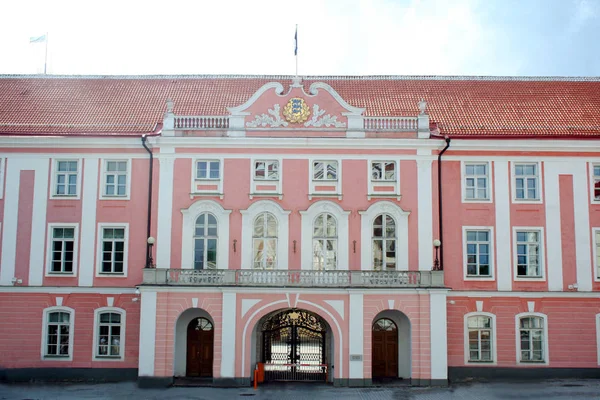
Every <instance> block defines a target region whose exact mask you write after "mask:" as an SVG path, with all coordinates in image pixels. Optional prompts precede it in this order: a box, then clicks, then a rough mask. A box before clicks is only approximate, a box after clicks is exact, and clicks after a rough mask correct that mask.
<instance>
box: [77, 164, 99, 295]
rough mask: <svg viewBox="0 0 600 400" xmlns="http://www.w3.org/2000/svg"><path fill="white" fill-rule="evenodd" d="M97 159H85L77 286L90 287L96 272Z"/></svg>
mask: <svg viewBox="0 0 600 400" xmlns="http://www.w3.org/2000/svg"><path fill="white" fill-rule="evenodd" d="M98 161H99V159H98V158H86V159H85V161H84V162H85V168H84V170H83V175H84V176H83V188H82V189H83V196H82V201H81V238H80V250H79V265H80V271H79V286H92V285H93V284H94V272H95V270H96V259H97V257H96V226H95V225H96V211H97V199H98V172H99V171H98Z"/></svg>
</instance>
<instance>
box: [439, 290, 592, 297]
mask: <svg viewBox="0 0 600 400" xmlns="http://www.w3.org/2000/svg"><path fill="white" fill-rule="evenodd" d="M448 297H484V298H485V297H522V298H598V297H600V292H492V291H489V292H487V291H455V292H454V291H452V292H449V293H448Z"/></svg>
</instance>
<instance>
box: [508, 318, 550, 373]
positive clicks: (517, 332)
mask: <svg viewBox="0 0 600 400" xmlns="http://www.w3.org/2000/svg"><path fill="white" fill-rule="evenodd" d="M527 317H538V318H542V320H543V321H544V342H543V344H542V351H543V352H544V357H543V358H544V360H543V361H521V324H520V322H521V318H527ZM549 331H550V330H549V329H548V316H547V315H546V314H542V313H538V312H524V313H520V314H517V315H515V342H516V349H517V354H516V356H517V358H516V360H517V364H518V365H521V366H525V365H530V366H532V367H534V368H535V367H536V366H539V365H548V364H549V363H550V353H549V352H548V332H549Z"/></svg>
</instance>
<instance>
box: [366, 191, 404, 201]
mask: <svg viewBox="0 0 600 400" xmlns="http://www.w3.org/2000/svg"><path fill="white" fill-rule="evenodd" d="M401 198H402V195H401V194H396V193H385V192H383V193H369V194H367V200H371V199H396V200H400V199H401Z"/></svg>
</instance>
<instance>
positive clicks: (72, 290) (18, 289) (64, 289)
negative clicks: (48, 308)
mask: <svg viewBox="0 0 600 400" xmlns="http://www.w3.org/2000/svg"><path fill="white" fill-rule="evenodd" d="M135 290H136V288H133V287H77V286H44V287H39V286H37V287H36V286H0V293H31V294H33V293H37V294H39V293H41V294H49V293H52V294H78V293H86V294H98V295H104V294H125V295H129V294H135Z"/></svg>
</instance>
